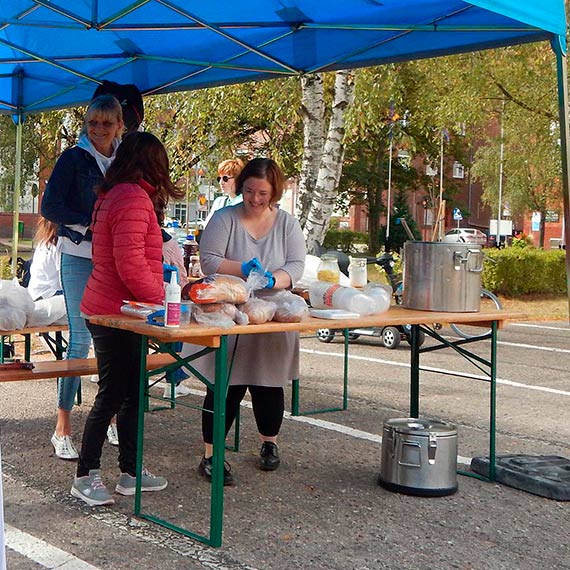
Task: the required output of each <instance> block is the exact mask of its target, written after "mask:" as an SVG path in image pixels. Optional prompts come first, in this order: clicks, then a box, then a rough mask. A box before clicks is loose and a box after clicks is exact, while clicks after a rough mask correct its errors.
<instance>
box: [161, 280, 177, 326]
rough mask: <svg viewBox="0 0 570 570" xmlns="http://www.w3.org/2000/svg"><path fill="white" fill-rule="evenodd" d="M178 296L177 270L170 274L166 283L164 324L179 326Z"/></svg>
mask: <svg viewBox="0 0 570 570" xmlns="http://www.w3.org/2000/svg"><path fill="white" fill-rule="evenodd" d="M180 296H181V289H180V285H179V284H178V271H173V272H172V273H171V274H170V283H168V284H167V285H166V289H165V293H164V326H165V327H179V326H180Z"/></svg>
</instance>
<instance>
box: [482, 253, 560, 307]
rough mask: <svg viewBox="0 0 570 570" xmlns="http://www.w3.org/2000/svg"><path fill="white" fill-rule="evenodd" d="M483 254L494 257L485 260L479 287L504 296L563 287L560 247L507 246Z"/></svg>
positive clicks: (553, 291) (557, 291) (557, 289)
mask: <svg viewBox="0 0 570 570" xmlns="http://www.w3.org/2000/svg"><path fill="white" fill-rule="evenodd" d="M485 254H486V255H487V256H488V257H490V258H491V259H493V260H494V261H495V263H493V262H485V266H484V270H483V277H482V282H483V287H485V288H486V289H489V290H490V291H493V292H495V293H499V294H502V295H506V296H508V297H516V296H517V295H526V294H528V293H564V292H565V291H566V267H565V252H564V251H561V250H552V251H544V250H541V249H535V248H530V247H525V248H520V247H507V248H504V249H488V250H485Z"/></svg>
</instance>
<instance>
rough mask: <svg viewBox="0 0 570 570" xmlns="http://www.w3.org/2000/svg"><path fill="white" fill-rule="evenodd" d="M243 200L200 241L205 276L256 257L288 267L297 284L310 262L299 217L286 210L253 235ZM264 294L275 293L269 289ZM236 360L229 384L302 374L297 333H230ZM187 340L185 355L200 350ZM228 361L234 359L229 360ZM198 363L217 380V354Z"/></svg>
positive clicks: (268, 382) (281, 380)
mask: <svg viewBox="0 0 570 570" xmlns="http://www.w3.org/2000/svg"><path fill="white" fill-rule="evenodd" d="M241 208H243V206H242V205H237V206H231V207H227V208H223V209H222V210H219V211H217V212H216V213H215V214H214V216H213V217H212V219H211V220H210V223H209V224H208V226H207V227H206V229H205V230H204V233H203V235H202V238H201V240H200V265H201V267H202V271H203V272H204V273H205V274H206V275H210V274H212V273H216V272H217V270H218V267H219V266H220V264H221V262H222V261H223V260H224V259H230V260H232V261H249V260H250V259H251V258H252V257H257V258H258V259H259V261H260V262H261V264H262V265H263V267H264V268H265V269H266V270H269V271H271V272H274V271H276V270H277V269H282V270H284V271H286V272H287V273H288V274H289V275H290V277H291V282H292V283H293V284H295V282H296V281H298V280H299V279H300V278H301V276H302V275H303V269H304V267H305V255H306V248H305V239H304V236H303V232H302V230H301V226H300V225H299V222H298V221H297V220H296V219H295V218H293V217H292V216H291V215H289V214H287V213H286V212H284V211H282V210H278V211H277V217H276V219H275V223H274V224H273V227H272V228H271V230H270V231H269V233H268V234H267V235H265V236H263V237H262V238H259V239H254V238H253V237H252V236H251V235H249V234H248V233H247V231H246V229H245V228H244V226H243V225H242V223H241V221H240V219H239V216H238V212H239V211H240V209H241ZM263 297H264V298H266V299H269V300H270V297H271V292H270V291H264V295H263ZM236 340H237V349H236V353H235V360H234V363H233V367H232V375H231V378H230V384H232V385H238V384H251V385H257V386H273V387H279V386H284V385H285V384H286V383H287V381H289V380H292V379H294V378H298V376H299V335H298V333H294V332H288V333H266V334H255V335H242V336H240V337H236V336H235V335H231V336H230V337H229V342H228V359H231V356H232V354H233V351H234V346H235V343H236ZM196 350H197V348H196V347H191V345H188V346H186V347H185V349H184V350H183V353H184V354H188V353H190V352H196ZM228 364H229V362H228ZM195 366H196V368H197V369H198V370H200V371H201V372H202V373H203V374H204V375H205V376H206V377H207V378H209V379H211V380H214V355H213V354H208V355H207V356H205V357H203V358H201V359H199V361H195Z"/></svg>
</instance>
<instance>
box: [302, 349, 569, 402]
mask: <svg viewBox="0 0 570 570" xmlns="http://www.w3.org/2000/svg"><path fill="white" fill-rule="evenodd" d="M301 352H305V353H307V354H314V355H317V356H327V357H328V356H336V357H339V358H344V353H342V352H325V351H322V350H313V349H310V348H302V349H301ZM348 358H349V360H362V361H365V362H375V363H377V364H387V365H388V366H396V367H400V368H410V365H409V364H407V363H406V362H396V361H394V360H385V359H383V358H372V357H370V356H357V355H349V356H348ZM421 370H425V371H426V372H437V373H444V374H447V375H452V376H459V377H460V378H474V379H476V380H486V381H489V377H488V376H486V375H483V374H468V373H467V372H460V371H458V370H449V369H447V368H437V367H434V366H422V367H421ZM497 384H504V385H505V386H512V387H513V388H524V389H526V390H535V391H537V392H547V393H549V394H557V395H559V396H570V392H568V391H567V390H558V389H557V388H549V387H547V386H533V385H532V384H523V383H522V382H515V381H513V380H505V379H503V378H497Z"/></svg>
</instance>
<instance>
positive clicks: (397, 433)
mask: <svg viewBox="0 0 570 570" xmlns="http://www.w3.org/2000/svg"><path fill="white" fill-rule="evenodd" d="M378 483H379V484H380V485H381V486H382V487H384V488H386V489H389V490H390V491H396V492H398V493H405V494H407V495H421V496H430V497H441V496H444V495H451V494H453V493H455V491H457V429H456V428H455V426H454V425H452V424H448V423H445V422H437V421H430V420H424V419H418V418H395V419H391V420H387V421H386V422H384V429H383V432H382V463H381V467H380V476H379V478H378Z"/></svg>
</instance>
